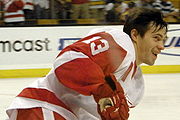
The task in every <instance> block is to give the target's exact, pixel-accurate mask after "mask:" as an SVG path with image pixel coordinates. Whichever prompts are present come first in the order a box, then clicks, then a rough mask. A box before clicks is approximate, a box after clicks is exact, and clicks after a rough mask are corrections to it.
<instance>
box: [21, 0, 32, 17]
mask: <svg viewBox="0 0 180 120" xmlns="http://www.w3.org/2000/svg"><path fill="white" fill-rule="evenodd" d="M24 2H25V5H24V8H23V11H24V15H25V19H26V20H27V19H34V0H24Z"/></svg>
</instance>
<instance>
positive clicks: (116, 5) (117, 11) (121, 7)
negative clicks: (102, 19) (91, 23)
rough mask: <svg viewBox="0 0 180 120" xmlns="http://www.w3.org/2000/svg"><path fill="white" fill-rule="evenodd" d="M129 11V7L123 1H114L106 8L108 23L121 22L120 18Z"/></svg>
mask: <svg viewBox="0 0 180 120" xmlns="http://www.w3.org/2000/svg"><path fill="white" fill-rule="evenodd" d="M127 9H128V5H127V4H126V3H124V2H122V0H114V1H112V2H111V3H108V4H107V5H106V6H105V11H106V13H105V14H106V21H107V22H120V21H121V20H120V16H121V14H122V13H124V12H125V11H126V10H127Z"/></svg>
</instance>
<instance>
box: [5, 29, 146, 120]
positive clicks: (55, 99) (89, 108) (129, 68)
mask: <svg viewBox="0 0 180 120" xmlns="http://www.w3.org/2000/svg"><path fill="white" fill-rule="evenodd" d="M97 31H98V33H96V32H97ZM94 32H95V34H92V33H94ZM92 33H91V35H90V36H87V37H85V38H83V39H81V40H79V41H78V42H76V43H74V44H72V45H70V46H68V47H66V48H65V49H63V50H62V51H61V52H60V54H59V55H58V57H57V59H56V60H55V62H54V67H53V68H52V69H51V71H50V72H49V74H48V75H47V76H46V77H44V78H40V79H39V80H37V81H35V82H34V83H32V84H31V85H29V86H27V87H26V88H24V89H23V91H22V92H21V93H20V94H19V95H18V96H17V97H16V98H15V99H14V101H13V103H12V104H11V106H10V107H9V108H8V110H7V114H8V116H10V117H11V119H12V120H13V119H15V118H16V116H17V115H18V111H17V109H29V108H42V110H41V112H40V113H41V115H42V116H43V117H42V118H44V119H45V120H46V119H47V120H56V118H55V116H56V115H55V114H59V115H61V116H62V117H63V119H62V120H64V119H66V120H99V119H100V116H99V114H98V112H97V104H96V102H95V101H94V98H93V96H92V95H93V93H96V90H97V88H98V87H99V86H100V85H101V84H103V83H104V76H106V75H108V74H109V73H113V74H114V75H115V77H116V79H117V80H118V81H119V82H120V84H121V85H122V87H123V89H124V92H125V96H126V98H127V101H128V103H129V107H134V106H136V105H137V104H138V103H139V101H140V99H141V98H142V96H143V92H144V80H143V77H142V73H141V70H140V68H139V67H138V66H136V64H135V50H134V46H133V43H132V41H131V39H130V38H129V36H128V35H127V34H125V33H123V32H121V31H120V30H118V29H113V28H102V29H98V30H95V31H93V32H92ZM48 114H51V115H48ZM31 119H32V120H33V118H31ZM40 120H41V119H40ZM60 120H61V119H60Z"/></svg>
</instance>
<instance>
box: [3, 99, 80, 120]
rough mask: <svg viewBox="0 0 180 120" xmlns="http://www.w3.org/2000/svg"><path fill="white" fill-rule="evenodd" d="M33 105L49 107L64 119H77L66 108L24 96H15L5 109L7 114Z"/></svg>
mask: <svg viewBox="0 0 180 120" xmlns="http://www.w3.org/2000/svg"><path fill="white" fill-rule="evenodd" d="M34 107H42V108H47V109H50V110H52V111H54V112H56V113H58V114H60V115H61V116H63V117H64V118H65V119H66V120H78V119H77V117H76V116H75V115H74V114H73V113H72V112H70V111H68V110H66V109H65V108H63V107H60V106H57V105H54V104H50V103H47V102H43V101H39V100H34V99H29V98H24V97H16V98H15V99H14V101H13V102H12V104H11V106H9V108H8V109H7V111H6V112H7V114H9V115H10V114H12V112H13V110H14V109H17V108H18V109H25V108H26V109H27V108H34Z"/></svg>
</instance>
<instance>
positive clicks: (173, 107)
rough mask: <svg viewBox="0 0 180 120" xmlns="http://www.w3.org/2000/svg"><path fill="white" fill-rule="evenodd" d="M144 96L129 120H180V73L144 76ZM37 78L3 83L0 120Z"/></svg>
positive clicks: (14, 79) (1, 84)
mask: <svg viewBox="0 0 180 120" xmlns="http://www.w3.org/2000/svg"><path fill="white" fill-rule="evenodd" d="M144 78H145V94H144V97H143V99H142V101H141V103H140V104H139V105H138V106H136V107H135V108H132V109H131V110H130V117H129V120H180V73H176V74H145V75H144ZM36 79H37V78H11V79H0V120H5V119H6V118H7V116H6V113H5V110H6V108H7V107H8V106H9V105H10V103H11V102H12V100H13V98H14V97H15V96H16V95H17V94H18V93H19V92H20V91H21V90H22V88H23V87H25V86H26V85H28V84H30V83H32V82H33V81H34V80H36Z"/></svg>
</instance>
